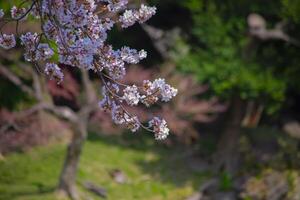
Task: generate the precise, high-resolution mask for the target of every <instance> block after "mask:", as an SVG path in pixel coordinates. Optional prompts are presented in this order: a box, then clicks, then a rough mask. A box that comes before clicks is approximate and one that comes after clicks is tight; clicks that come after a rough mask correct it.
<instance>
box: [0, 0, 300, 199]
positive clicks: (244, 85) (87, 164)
mask: <svg viewBox="0 0 300 200" xmlns="http://www.w3.org/2000/svg"><path fill="white" fill-rule="evenodd" d="M20 2H21V1H1V2H0V7H1V8H3V9H4V10H5V11H6V14H7V13H9V9H10V7H11V6H12V5H14V3H15V4H16V5H18V3H20ZM141 3H147V4H149V5H155V6H157V8H158V10H157V14H156V15H155V16H154V17H153V18H152V19H151V20H150V21H148V22H147V24H144V25H139V24H136V25H134V26H133V27H131V28H129V29H126V30H122V29H121V28H120V27H118V26H116V27H115V28H114V29H113V30H112V31H111V32H110V36H109V42H110V43H112V44H113V45H114V47H115V48H118V47H122V46H124V45H128V46H130V47H132V48H136V49H145V50H146V51H147V52H148V58H147V59H146V60H145V61H143V62H142V63H140V64H139V65H138V66H130V67H128V76H127V77H126V80H124V83H140V82H141V81H142V80H144V79H153V78H157V77H165V78H166V79H167V80H168V82H170V83H171V85H173V86H174V87H176V88H178V90H179V93H178V95H177V97H176V98H175V99H174V100H173V101H171V102H170V103H167V104H161V105H158V106H155V107H153V108H151V109H145V108H142V107H141V108H139V107H137V108H135V109H134V110H133V111H134V112H136V113H138V115H139V116H141V118H142V119H144V120H145V122H146V119H148V117H149V116H151V114H149V113H153V114H158V115H160V116H162V117H164V118H165V119H166V121H168V123H169V127H170V129H171V135H170V137H169V138H168V139H167V140H166V141H163V142H158V141H155V140H154V139H153V135H151V134H150V133H147V132H144V133H143V132H138V133H131V132H128V131H126V130H125V129H122V127H118V126H115V125H114V124H113V123H112V121H111V117H110V115H109V114H106V113H104V112H102V111H101V110H94V111H93V112H92V113H91V115H90V117H89V121H88V126H87V130H88V138H87V141H86V142H85V145H84V147H83V152H82V156H81V160H80V164H79V169H78V173H77V174H78V176H77V181H76V183H77V186H78V188H79V191H80V193H81V194H83V196H84V199H89V200H90V199H102V198H107V199H112V200H132V199H141V200H165V199H166V200H185V199H186V200H225V199H226V200H235V199H242V200H281V199H284V200H300V172H299V167H300V153H299V150H300V105H299V102H300V1H299V0H265V1H260V0H209V1H208V0H184V1H183V0H149V1H138V0H137V1H134V0H132V1H130V6H131V7H132V8H134V7H136V6H138V5H139V4H141ZM14 30H15V26H14V25H13V24H10V25H8V26H5V27H4V31H3V32H13V31H14ZM29 30H30V31H39V24H38V23H36V21H34V20H32V21H30V20H29V21H27V22H26V23H22V24H20V32H25V31H29ZM22 54H23V50H22V48H21V47H19V46H18V47H17V48H15V49H12V50H9V51H4V50H2V49H1V50H0V199H1V200H41V199H43V200H44V199H45V200H48V199H49V200H52V199H61V198H62V197H59V196H58V195H57V194H56V193H55V189H56V185H57V183H58V180H59V175H60V171H61V168H62V166H63V162H64V157H65V154H66V148H67V145H68V143H69V141H70V138H71V137H72V134H73V132H74V131H75V132H76V128H74V127H72V125H70V123H68V121H66V120H64V119H62V118H58V117H57V116H56V115H55V114H53V113H52V112H47V110H40V109H38V108H39V105H38V103H37V102H38V101H37V99H39V98H42V99H43V101H49V102H52V103H53V105H54V106H57V107H60V106H64V107H67V108H69V109H71V110H72V111H73V112H74V113H75V114H77V111H79V110H80V109H81V108H83V107H84V106H85V105H86V101H87V100H86V98H85V90H86V89H87V88H89V89H90V90H92V91H93V93H94V94H97V96H98V99H100V98H101V92H100V89H101V84H100V80H99V79H98V78H97V77H96V76H94V75H93V74H92V73H91V74H87V73H84V72H80V71H78V70H76V69H75V68H72V67H68V66H61V67H62V69H63V71H64V74H65V80H64V82H63V83H62V84H61V85H57V84H56V83H55V82H53V81H50V80H48V79H47V78H46V77H44V76H43V75H42V74H41V72H39V71H38V70H36V69H35V68H34V67H33V66H31V65H30V64H29V63H25V62H24V58H23V55H22ZM87 81H88V84H87ZM91 186H92V187H91ZM91 188H92V189H91ZM93 188H94V190H93ZM95 188H96V191H95Z"/></svg>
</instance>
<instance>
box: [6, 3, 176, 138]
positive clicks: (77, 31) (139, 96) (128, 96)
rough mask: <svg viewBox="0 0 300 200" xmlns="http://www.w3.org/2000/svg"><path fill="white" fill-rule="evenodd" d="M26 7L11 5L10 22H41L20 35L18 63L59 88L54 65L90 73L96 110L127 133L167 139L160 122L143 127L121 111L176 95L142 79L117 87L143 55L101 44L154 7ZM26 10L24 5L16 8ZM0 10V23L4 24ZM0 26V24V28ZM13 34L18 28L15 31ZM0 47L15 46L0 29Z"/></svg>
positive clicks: (148, 14) (145, 17) (166, 86)
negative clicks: (96, 84) (97, 87)
mask: <svg viewBox="0 0 300 200" xmlns="http://www.w3.org/2000/svg"><path fill="white" fill-rule="evenodd" d="M28 2H30V4H29V5H28V6H27V7H26V6H23V7H20V6H13V7H12V8H11V12H10V20H11V21H17V22H20V21H23V20H25V19H26V18H27V17H28V16H29V15H32V16H33V17H35V18H36V19H37V20H39V21H40V23H41V33H32V32H27V33H24V34H22V35H21V36H20V38H19V39H20V41H21V45H22V46H23V47H24V49H25V53H24V59H25V60H26V61H28V62H32V63H34V64H35V66H44V67H42V68H43V70H44V73H45V74H46V75H48V76H49V77H50V79H53V80H56V81H57V83H61V82H62V81H63V78H64V74H63V72H62V70H61V69H60V67H59V65H57V64H55V62H53V61H54V60H55V58H54V57H53V55H54V54H57V55H58V61H56V63H57V62H58V63H60V64H64V65H68V66H73V67H78V68H83V69H86V70H90V71H93V72H95V73H96V74H97V75H98V76H99V78H100V79H101V81H102V83H103V88H102V96H103V99H102V100H101V101H100V102H99V106H100V107H101V108H102V109H103V110H104V111H108V112H110V113H111V116H112V120H113V121H114V122H115V123H116V124H122V125H125V126H126V127H127V128H128V129H130V130H131V131H132V132H136V131H137V130H138V129H139V128H140V127H142V128H145V129H147V130H149V131H152V132H154V135H155V138H156V139H158V140H161V139H165V138H166V137H167V136H168V134H169V129H168V127H167V124H166V121H165V120H164V119H161V118H158V117H154V118H153V119H152V120H150V122H149V124H148V125H143V124H142V123H141V122H140V121H139V118H138V117H137V116H135V115H133V114H131V113H130V112H128V111H127V110H126V106H138V105H139V104H143V105H145V106H147V107H148V106H151V105H153V104H154V103H157V102H158V101H159V100H161V101H163V102H167V101H170V100H171V99H172V98H173V97H175V96H176V94H177V90H176V89H175V88H173V87H171V86H170V85H169V84H167V83H166V82H165V80H164V79H156V80H154V81H153V82H151V81H150V80H145V81H144V83H143V85H141V86H136V85H125V84H123V83H121V81H122V79H123V78H124V76H125V75H126V67H127V65H128V64H137V63H139V62H140V61H141V60H143V59H145V58H146V57H147V52H146V51H145V50H140V51H138V50H136V49H132V48H130V47H127V46H124V47H122V48H120V49H114V48H113V47H112V46H111V45H110V44H108V43H107V34H108V32H109V31H110V30H111V29H112V28H113V27H114V26H120V27H122V28H128V27H130V26H132V25H134V24H135V23H144V22H146V21H147V20H148V19H150V18H151V17H152V16H153V15H154V14H155V13H156V8H155V7H151V6H147V5H144V4H142V5H141V6H140V8H138V9H127V7H128V0H31V1H28ZM22 5H26V4H22ZM5 17H6V16H5V13H4V11H3V10H2V9H1V10H0V22H1V24H4V25H6V24H7V22H9V20H8V19H6V18H5ZM1 27H3V25H1ZM16 34H17V35H19V33H18V23H17V27H16ZM0 46H1V47H2V48H4V49H10V48H13V47H15V46H16V38H15V36H14V34H4V33H2V32H1V30H0Z"/></svg>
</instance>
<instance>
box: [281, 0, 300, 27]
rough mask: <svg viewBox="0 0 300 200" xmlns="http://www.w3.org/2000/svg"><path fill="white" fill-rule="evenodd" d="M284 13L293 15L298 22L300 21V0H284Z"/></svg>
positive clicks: (289, 15) (287, 15)
mask: <svg viewBox="0 0 300 200" xmlns="http://www.w3.org/2000/svg"><path fill="white" fill-rule="evenodd" d="M282 5H283V14H284V16H286V17H291V18H292V19H293V20H295V21H296V22H300V1H299V0H282Z"/></svg>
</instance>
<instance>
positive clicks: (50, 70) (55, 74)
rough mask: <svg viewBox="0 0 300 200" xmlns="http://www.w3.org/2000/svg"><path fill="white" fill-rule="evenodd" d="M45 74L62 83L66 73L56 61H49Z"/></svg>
mask: <svg viewBox="0 0 300 200" xmlns="http://www.w3.org/2000/svg"><path fill="white" fill-rule="evenodd" d="M45 74H47V75H48V76H50V77H51V79H54V80H56V81H57V82H58V83H61V82H62V81H63V79H64V74H63V73H62V71H61V69H60V68H59V67H58V66H57V64H54V63H47V64H46V67H45Z"/></svg>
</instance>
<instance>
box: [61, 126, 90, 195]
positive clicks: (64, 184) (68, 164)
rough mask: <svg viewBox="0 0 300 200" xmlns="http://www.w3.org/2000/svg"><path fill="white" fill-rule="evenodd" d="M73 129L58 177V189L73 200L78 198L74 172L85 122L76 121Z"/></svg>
mask: <svg viewBox="0 0 300 200" xmlns="http://www.w3.org/2000/svg"><path fill="white" fill-rule="evenodd" d="M73 129H74V130H73V136H72V139H71V142H70V144H69V146H68V149H67V154H66V158H65V161H64V165H63V169H62V172H61V175H60V179H59V184H58V191H59V192H62V193H64V194H67V195H68V196H69V197H70V198H71V199H73V200H77V199H80V198H79V195H78V193H77V190H76V174H77V169H78V164H79V160H80V155H81V152H82V148H83V144H84V142H85V140H86V137H87V124H86V123H85V122H78V124H76V125H74V128H73Z"/></svg>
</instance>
